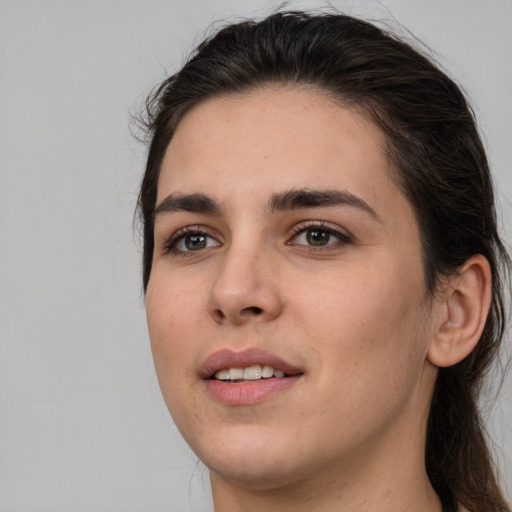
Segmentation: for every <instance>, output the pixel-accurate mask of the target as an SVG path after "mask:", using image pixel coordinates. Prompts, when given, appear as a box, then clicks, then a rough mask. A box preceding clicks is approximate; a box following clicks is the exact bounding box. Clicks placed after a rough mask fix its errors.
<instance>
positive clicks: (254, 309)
mask: <svg viewBox="0 0 512 512" xmlns="http://www.w3.org/2000/svg"><path fill="white" fill-rule="evenodd" d="M245 311H247V312H248V313H252V314H253V315H261V313H263V309H261V308H259V307H258V306H251V307H250V308H245Z"/></svg>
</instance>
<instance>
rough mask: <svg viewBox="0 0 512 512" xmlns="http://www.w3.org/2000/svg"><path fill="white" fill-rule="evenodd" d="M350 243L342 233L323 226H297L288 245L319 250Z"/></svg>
mask: <svg viewBox="0 0 512 512" xmlns="http://www.w3.org/2000/svg"><path fill="white" fill-rule="evenodd" d="M350 242H351V240H350V238H349V237H348V236H346V235H344V234H343V233H340V232H339V231H337V230H335V229H333V228H331V227H327V226H325V225H323V224H314V225H308V226H303V225H300V226H297V227H296V234H295V235H294V236H293V237H292V239H291V240H290V241H289V242H288V243H289V244H290V245H305V246H308V247H310V248H312V249H314V248H319V249H321V248H324V247H327V246H331V245H345V244H348V243H350Z"/></svg>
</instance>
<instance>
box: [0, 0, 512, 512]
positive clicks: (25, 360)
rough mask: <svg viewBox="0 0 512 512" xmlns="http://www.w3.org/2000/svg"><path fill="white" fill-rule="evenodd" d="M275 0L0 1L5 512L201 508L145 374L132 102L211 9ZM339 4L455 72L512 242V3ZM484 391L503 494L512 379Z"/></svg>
mask: <svg viewBox="0 0 512 512" xmlns="http://www.w3.org/2000/svg"><path fill="white" fill-rule="evenodd" d="M289 3H290V5H291V6H292V7H305V6H309V7H311V6H321V5H324V3H323V2H294V1H292V2H289ZM278 4H279V2H274V1H263V0H260V1H257V0H253V1H243V2H242V1H236V0H222V1H211V0H210V1H207V0H201V1H199V0H196V1H193V0H189V1H188V2H181V1H177V0H167V1H156V0H145V1H138V2H137V1H134V0H131V1H127V0H125V1H121V0H117V1H116V0H110V1H109V0H107V1H105V0H103V1H99V0H90V1H85V0H83V1H72V0H45V1H41V0H33V1H31V0H0V52H1V53H0V66H1V67H0V73H1V77H0V155H1V156H0V159H1V160H0V164H1V173H2V174H1V177H2V179H1V187H0V223H1V224H0V227H1V233H2V249H1V253H0V258H1V260H0V261H1V265H0V272H1V287H0V300H1V307H0V315H1V344H0V414H1V417H0V512H14V511H24V512H25V511H55V512H57V511H63V512H64V511H66V512H69V511H97V512H100V511H109V512H117V511H123V512H125V511H164V510H166V511H186V510H192V511H207V510H209V509H210V508H211V505H210V504H209V498H208V491H207V488H208V478H207V473H206V471H205V470H204V468H201V466H200V465H199V464H198V463H196V461H195V458H194V456H193V455H192V454H191V453H190V452H189V450H188V449H187V448H186V446H185V445H184V442H183V441H182V440H181V439H180V437H179V435H178V433H177V431H176V429H175V427H174V426H173V425H172V422H171V420H170V419H169V417H168V414H167V411H166V409H165V407H164V404H163V400H162V398H161V397H160V392H159V389H158V385H157V382H156V378H155V376H154V373H153V366H152V360H151V354H150V349H149V343H148V336H147V333H146V324H145V314H144V305H143V299H142V296H141V292H140V281H139V248H138V245H137V242H136V237H134V235H133V233H132V224H131V222H132V213H133V209H134V205H135V199H136V192H137V184H138V181H139V179H140V176H141V170H142V168H143V163H144V148H143V147H141V146H140V145H138V144H137V143H136V142H135V141H134V140H133V138H132V137H131V135H130V132H129V127H128V126H129V122H130V117H129V112H130V111H134V110H136V109H137V106H138V105H140V103H141V102H142V101H143V99H144V96H145V95H146V94H147V92H148V91H149V90H150V88H151V87H152V86H153V85H155V84H156V83H157V82H158V81H159V80H160V79H161V78H162V77H163V76H164V74H165V69H169V70H172V69H176V68H177V66H179V64H180V63H181V62H182V57H183V55H184V54H185V53H186V52H187V51H188V50H189V49H191V48H192V46H193V43H194V41H196V42H197V41H198V38H197V36H196V34H197V33H203V32H204V30H205V29H206V27H207V26H208V25H209V24H210V23H211V22H212V21H213V20H215V19H219V18H226V17H232V16H240V15H250V14H256V15H263V14H265V13H266V12H268V11H269V10H270V9H271V8H273V7H276V6H277V5H278ZM333 5H335V6H337V7H338V8H340V9H342V10H344V11H345V12H351V13H353V14H359V15H362V16H366V17H370V18H373V19H381V20H382V19H384V20H389V22H390V23H391V24H392V25H393V26H395V27H397V24H396V22H394V21H392V20H393V17H395V18H396V20H397V21H398V22H400V23H401V24H403V25H404V26H405V27H407V28H408V29H409V30H411V31H412V33H414V34H415V35H416V36H417V37H418V38H420V39H421V40H423V41H424V42H425V43H427V44H428V45H429V46H430V47H431V48H432V49H433V50H435V51H436V52H438V53H439V54H440V56H439V57H438V58H439V61H440V62H441V64H442V65H443V66H445V68H447V69H449V70H450V72H451V73H452V75H454V76H455V77H456V78H457V79H458V80H459V81H460V82H461V83H462V84H463V85H464V86H465V88H466V89H467V90H468V92H469V94H470V95H471V97H472V98H473V100H474V104H475V108H476V113H477V116H478V118H479V121H480V127H481V130H482V133H483V136H484V138H485V140H486V143H487V145H488V147H489V155H490V159H491V162H492V165H493V167H494V171H495V175H496V181H497V185H498V191H499V192H498V193H499V201H500V203H501V210H502V218H503V224H504V232H505V233H506V237H507V240H508V241H510V240H512V238H511V235H510V233H511V226H512V208H511V206H510V200H511V199H512V178H511V176H510V162H511V161H512V149H511V147H512V144H511V140H510V130H511V121H510V116H511V114H512V108H511V107H512V101H511V92H512V72H511V60H512V59H511V56H510V52H511V48H512V36H511V33H512V32H511V31H510V24H511V20H512V1H511V0H490V1H485V0H480V1H478V0H451V1H447V0H389V1H382V2H380V3H377V2H375V1H337V2H333ZM508 343H509V347H510V342H508ZM489 405H491V406H492V407H491V408H490V411H491V416H490V424H491V431H492V432H493V436H494V438H495V439H496V446H497V449H498V451H499V452H500V467H501V470H502V474H503V479H504V481H505V482H509V487H508V489H509V490H508V492H509V496H510V495H511V494H512V485H510V482H512V427H511V425H512V379H511V378H509V379H508V380H506V381H505V383H504V386H503V391H502V394H501V395H500V397H499V399H498V400H497V401H495V402H493V401H487V402H486V409H489V407H487V406H489Z"/></svg>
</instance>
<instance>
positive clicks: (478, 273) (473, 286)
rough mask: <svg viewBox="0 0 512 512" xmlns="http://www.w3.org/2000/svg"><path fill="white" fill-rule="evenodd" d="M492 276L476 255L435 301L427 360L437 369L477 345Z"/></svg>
mask: <svg viewBox="0 0 512 512" xmlns="http://www.w3.org/2000/svg"><path fill="white" fill-rule="evenodd" d="M491 288H492V276H491V268H490V265H489V262H488V261H487V259H486V258H485V257H484V256H482V255H481V254H476V255H475V256H472V257H471V258H470V259H468V260H467V261H466V262H465V263H464V265H463V266H462V267H461V268H460V269H459V271H458V273H457V275H456V276H455V277H453V278H450V280H449V282H448V283H446V284H445V285H444V287H443V289H442V290H441V291H440V292H439V296H438V297H437V298H436V299H434V303H435V304H434V307H435V308H436V310H437V311H436V313H437V314H436V315H434V316H433V318H435V319H436V320H434V322H435V325H433V328H434V332H433V336H432V340H431V343H430V346H429V350H428V353H427V359H428V360H429V361H430V362H431V363H432V364H434V365H435V366H438V367H447V366H453V365H454V364H457V363H459V362H460V361H462V360H463V359H464V358H465V357H466V356H467V355H469V354H470V353H471V351H472V350H473V348H474V347H475V345H476V344H477V343H478V340H479V339H480V336H481V334H482V331H483V329H484V326H485V322H486V320H487V314H488V312H489V307H490V304H491Z"/></svg>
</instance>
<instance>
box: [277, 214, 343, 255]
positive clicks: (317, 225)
mask: <svg viewBox="0 0 512 512" xmlns="http://www.w3.org/2000/svg"><path fill="white" fill-rule="evenodd" d="M315 230H316V231H323V232H325V233H327V234H328V235H329V236H333V237H335V238H337V239H338V242H335V243H327V244H326V245H320V246H316V247H315V246H314V245H306V244H297V243H296V242H295V240H296V239H297V238H298V237H299V236H300V235H302V234H303V233H307V232H308V231H315ZM329 242H330V240H329ZM350 243H352V238H351V237H350V236H348V235H346V234H344V233H341V232H340V231H339V230H337V229H334V228H332V227H331V226H330V225H328V224H327V223H326V222H323V221H305V222H301V223H299V224H297V225H296V226H294V228H293V235H292V237H291V238H290V240H289V241H288V242H287V245H301V246H305V247H307V248H308V249H309V250H310V251H311V252H317V251H325V250H329V249H332V246H333V245H334V246H338V247H339V246H340V245H341V246H343V245H347V244H350Z"/></svg>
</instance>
